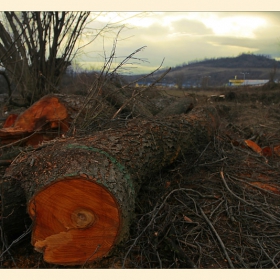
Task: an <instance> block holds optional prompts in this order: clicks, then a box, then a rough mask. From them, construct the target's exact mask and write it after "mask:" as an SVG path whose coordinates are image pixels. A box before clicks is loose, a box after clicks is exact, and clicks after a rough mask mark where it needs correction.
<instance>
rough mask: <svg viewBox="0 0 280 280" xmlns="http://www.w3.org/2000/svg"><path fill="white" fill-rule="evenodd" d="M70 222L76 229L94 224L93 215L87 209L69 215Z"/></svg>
mask: <svg viewBox="0 0 280 280" xmlns="http://www.w3.org/2000/svg"><path fill="white" fill-rule="evenodd" d="M71 220H72V222H73V225H74V227H76V228H89V227H91V226H92V225H93V223H94V222H95V215H94V214H93V212H92V211H90V210H88V209H77V210H75V211H74V212H73V213H72V214H71Z"/></svg>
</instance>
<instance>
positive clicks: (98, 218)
mask: <svg viewBox="0 0 280 280" xmlns="http://www.w3.org/2000/svg"><path fill="white" fill-rule="evenodd" d="M217 126H218V119H217V115H216V111H215V110H214V109H201V108H197V109H194V110H193V111H192V112H191V113H190V114H188V115H178V116H172V117H168V118H165V119H163V118H161V119H158V120H153V121H147V120H139V119H135V120H133V121H131V122H130V123H128V126H127V128H126V129H122V130H107V131H101V132H99V133H96V134H95V135H94V136H90V137H86V138H80V139H78V138H77V139H74V138H73V139H70V138H69V139H60V140H56V141H53V142H52V143H49V144H47V145H46V146H45V147H40V149H38V150H37V151H33V152H30V153H26V154H24V155H22V156H21V157H18V158H17V159H16V160H15V161H14V162H13V164H12V165H11V166H10V168H9V169H8V170H7V172H6V175H5V186H7V185H8V183H9V184H10V185H11V186H18V187H20V188H21V189H23V190H24V191H25V195H26V201H27V210H28V213H29V215H30V217H31V218H32V220H33V222H34V225H33V232H32V241H31V242H32V244H33V246H34V247H35V249H36V250H38V251H40V252H43V254H44V259H45V261H47V262H49V263H56V264H63V265H73V264H84V263H85V262H91V261H94V260H96V259H98V258H101V257H104V256H106V255H108V254H109V253H110V252H111V251H112V249H113V247H114V246H115V245H116V244H118V243H119V242H120V241H121V240H123V239H124V238H125V237H126V236H127V234H128V230H129V225H130V221H131V218H132V216H133V213H134V204H135V198H136V195H137V193H138V191H139V188H140V186H141V185H142V184H143V183H144V182H145V179H147V177H150V176H152V175H153V174H154V173H155V172H158V171H159V170H161V169H162V168H163V167H166V166H168V165H170V164H172V163H173V162H174V161H175V160H176V159H177V158H179V157H180V156H181V155H183V154H184V155H185V156H187V155H188V154H192V155H193V154H196V153H199V152H201V151H202V150H203V148H204V147H205V145H207V143H208V142H209V141H211V137H212V135H213V133H214V131H215V130H216V128H217ZM10 191H11V190H10ZM6 192H7V190H6V189H5V188H4V198H3V199H4V202H5V205H6V208H5V209H6V210H5V211H6V212H5V213H4V215H5V216H8V214H10V216H11V218H12V217H13V216H14V215H16V214H17V213H16V211H14V212H13V210H14V208H15V207H16V205H13V201H5V193H6ZM13 207H14V208H13ZM5 223H6V225H7V226H6V227H8V224H9V221H8V219H6V220H5Z"/></svg>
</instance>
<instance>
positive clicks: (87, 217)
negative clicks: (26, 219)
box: [28, 177, 121, 265]
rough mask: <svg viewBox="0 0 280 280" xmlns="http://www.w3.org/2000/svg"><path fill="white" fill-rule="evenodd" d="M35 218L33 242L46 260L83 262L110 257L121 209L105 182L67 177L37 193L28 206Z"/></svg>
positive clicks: (77, 263) (66, 262) (67, 263)
mask: <svg viewBox="0 0 280 280" xmlns="http://www.w3.org/2000/svg"><path fill="white" fill-rule="evenodd" d="M28 210H29V215H30V216H31V218H32V219H33V221H34V226H33V230H32V240H31V243H32V245H33V246H34V247H35V250H37V251H39V252H42V253H43V254H44V260H45V261H46V262H49V263H55V264H62V265H82V264H84V263H85V262H92V261H94V260H96V259H98V258H102V257H104V256H106V255H107V254H108V253H109V252H110V251H111V249H112V247H113V246H114V245H115V242H116V240H117V238H118V234H119V231H120V226H121V225H120V223H121V218H120V213H121V211H120V208H119V204H118V203H117V201H116V199H115V198H114V197H113V195H112V194H111V193H110V192H109V191H108V190H107V189H106V188H105V187H104V186H102V185H100V184H98V183H96V182H95V181H92V180H89V179H87V178H84V177H75V178H73V177H70V178H69V177H67V178H65V179H63V180H59V181H56V182H54V183H52V184H50V185H49V186H46V187H45V188H43V189H42V190H41V191H39V192H38V193H36V194H35V195H34V196H33V198H32V199H31V200H30V202H29V205H28Z"/></svg>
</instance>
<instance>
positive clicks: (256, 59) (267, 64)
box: [128, 54, 280, 87]
mask: <svg viewBox="0 0 280 280" xmlns="http://www.w3.org/2000/svg"><path fill="white" fill-rule="evenodd" d="M274 67H276V75H275V79H280V72H279V73H278V70H277V69H280V61H277V60H275V59H272V58H270V57H269V56H267V55H254V54H241V55H239V56H237V57H223V58H213V59H205V60H203V61H192V62H189V63H188V64H186V63H183V64H182V65H181V66H177V67H174V68H172V70H171V71H170V72H169V73H168V74H167V75H166V76H165V78H164V82H165V83H176V84H179V85H184V86H185V87H192V86H222V85H225V84H227V83H228V81H229V80H230V79H234V78H235V76H236V78H237V79H243V78H244V74H242V73H248V74H246V75H245V78H246V79H269V78H270V73H271V72H273V69H274ZM163 72H164V70H161V71H158V72H157V74H156V75H153V78H148V79H146V81H147V82H151V81H153V80H154V79H155V78H156V77H157V76H158V77H159V76H160V75H161V74H162V73H163ZM138 77H139V75H138ZM133 78H136V76H134V77H129V78H128V79H129V80H132V79H133Z"/></svg>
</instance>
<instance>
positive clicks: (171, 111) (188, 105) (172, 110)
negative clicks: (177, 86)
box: [157, 97, 194, 117]
mask: <svg viewBox="0 0 280 280" xmlns="http://www.w3.org/2000/svg"><path fill="white" fill-rule="evenodd" d="M193 104H194V100H193V98H191V97H184V98H180V99H178V100H176V101H175V102H173V103H171V104H170V105H169V106H167V107H165V108H164V109H163V110H161V111H160V112H159V113H158V114H157V117H166V116H171V115H179V114H183V113H188V112H190V111H191V110H192V109H193V107H194V106H193Z"/></svg>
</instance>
